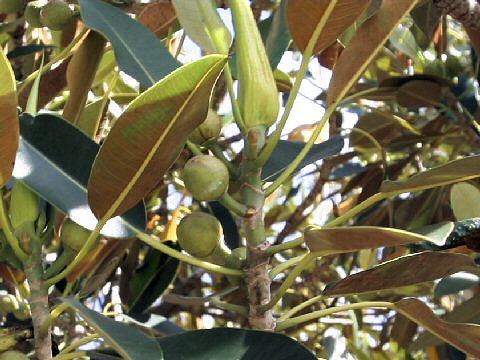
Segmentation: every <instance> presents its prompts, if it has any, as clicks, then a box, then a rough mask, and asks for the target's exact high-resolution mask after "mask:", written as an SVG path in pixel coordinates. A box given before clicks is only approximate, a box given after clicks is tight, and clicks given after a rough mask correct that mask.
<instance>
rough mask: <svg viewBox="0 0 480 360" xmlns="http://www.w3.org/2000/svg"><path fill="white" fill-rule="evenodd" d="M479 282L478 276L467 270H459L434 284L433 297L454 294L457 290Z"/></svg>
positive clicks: (479, 277) (470, 286)
mask: <svg viewBox="0 0 480 360" xmlns="http://www.w3.org/2000/svg"><path fill="white" fill-rule="evenodd" d="M479 283H480V276H478V275H474V274H470V273H468V272H460V273H458V274H453V275H451V276H449V277H446V278H444V279H442V280H440V281H439V282H438V284H437V285H436V286H435V290H434V295H435V297H441V296H445V295H452V294H456V293H458V292H459V291H462V290H466V289H469V288H472V287H474V286H477V285H478V284H479Z"/></svg>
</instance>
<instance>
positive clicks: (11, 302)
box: [0, 294, 19, 313]
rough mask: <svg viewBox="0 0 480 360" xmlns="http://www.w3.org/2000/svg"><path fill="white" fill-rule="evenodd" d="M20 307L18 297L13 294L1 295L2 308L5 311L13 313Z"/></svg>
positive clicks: (0, 303) (0, 304)
mask: <svg viewBox="0 0 480 360" xmlns="http://www.w3.org/2000/svg"><path fill="white" fill-rule="evenodd" d="M18 309H19V305H18V301H17V298H16V297H15V296H14V295H12V294H7V295H2V296H0V310H1V311H2V312H5V313H11V312H13V311H15V310H18Z"/></svg>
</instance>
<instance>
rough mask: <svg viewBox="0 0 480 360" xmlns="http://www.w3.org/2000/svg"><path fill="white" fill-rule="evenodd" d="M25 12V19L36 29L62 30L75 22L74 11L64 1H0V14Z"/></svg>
mask: <svg viewBox="0 0 480 360" xmlns="http://www.w3.org/2000/svg"><path fill="white" fill-rule="evenodd" d="M22 10H24V13H23V15H24V18H25V20H26V21H27V22H28V23H29V25H30V26H32V27H35V28H41V27H44V26H46V27H48V28H49V29H50V30H62V29H64V28H65V27H66V26H67V25H68V24H70V22H71V21H72V20H73V10H72V9H71V8H70V5H68V4H67V2H65V1H64V0H50V1H48V2H46V1H45V0H35V1H28V2H27V1H26V0H0V13H2V14H13V13H18V12H20V11H22Z"/></svg>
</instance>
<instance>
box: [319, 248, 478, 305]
mask: <svg viewBox="0 0 480 360" xmlns="http://www.w3.org/2000/svg"><path fill="white" fill-rule="evenodd" d="M425 264H428V266H425ZM469 269H470V270H472V269H473V270H478V269H480V268H478V267H477V266H476V265H475V262H474V261H473V259H472V258H470V257H469V256H467V255H463V254H454V253H442V252H422V253H418V254H412V255H406V256H402V257H398V258H396V259H393V260H390V261H387V262H384V263H382V264H380V265H377V266H375V267H373V268H371V269H368V270H365V271H361V272H358V273H356V274H353V275H350V276H347V277H346V278H344V279H342V280H340V281H337V282H335V283H333V284H331V285H330V284H329V285H328V286H327V288H326V289H325V291H324V294H325V295H328V296H340V295H341V296H344V295H347V294H359V293H364V292H372V291H380V290H389V289H394V288H398V287H402V286H410V285H415V284H420V283H422V282H426V281H433V280H436V279H439V278H443V277H445V276H448V275H451V274H454V273H456V272H459V271H468V270H469Z"/></svg>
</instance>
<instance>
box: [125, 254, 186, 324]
mask: <svg viewBox="0 0 480 360" xmlns="http://www.w3.org/2000/svg"><path fill="white" fill-rule="evenodd" d="M170 246H172V245H170ZM172 247H175V248H176V249H177V250H180V248H179V247H178V245H177V246H172ZM179 263H180V262H179V261H178V260H177V259H175V258H173V257H170V256H168V255H166V254H164V253H162V252H160V251H158V250H155V249H153V248H150V249H148V252H147V254H146V256H145V259H144V260H143V264H142V265H141V267H140V268H139V269H138V270H136V271H135V272H134V273H133V275H132V278H131V279H130V282H129V287H130V289H129V290H130V291H129V296H128V304H126V305H127V307H128V312H129V313H135V314H141V313H143V312H144V311H145V310H147V309H148V307H149V306H150V305H152V303H153V302H154V301H155V300H157V299H158V297H160V295H162V293H163V292H164V291H165V289H166V288H167V287H168V286H169V285H170V283H171V282H172V281H173V279H174V278H175V275H176V273H177V269H178V266H179Z"/></svg>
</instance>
